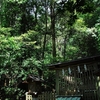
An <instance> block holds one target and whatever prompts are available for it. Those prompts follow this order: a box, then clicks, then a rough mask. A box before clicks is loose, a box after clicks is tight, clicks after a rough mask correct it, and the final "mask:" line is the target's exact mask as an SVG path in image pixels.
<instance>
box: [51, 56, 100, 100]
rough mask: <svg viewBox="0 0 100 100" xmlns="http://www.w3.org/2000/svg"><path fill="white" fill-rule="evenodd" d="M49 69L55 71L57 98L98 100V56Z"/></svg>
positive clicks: (99, 99)
mask: <svg viewBox="0 0 100 100" xmlns="http://www.w3.org/2000/svg"><path fill="white" fill-rule="evenodd" d="M49 68H50V70H55V71H56V95H57V96H67V97H68V96H82V98H83V100H100V56H94V57H89V58H84V59H78V60H74V61H69V62H64V63H57V64H53V65H50V67H49ZM59 100H60V99H59ZM64 100H65V99H64Z"/></svg>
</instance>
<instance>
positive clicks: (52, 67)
mask: <svg viewBox="0 0 100 100" xmlns="http://www.w3.org/2000/svg"><path fill="white" fill-rule="evenodd" d="M99 61H100V55H98V56H92V57H87V58H82V59H77V60H72V61H67V62H60V63H56V64H51V65H49V69H50V70H55V69H61V68H66V67H68V66H76V65H82V64H89V63H94V62H99Z"/></svg>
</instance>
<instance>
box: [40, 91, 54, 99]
mask: <svg viewBox="0 0 100 100" xmlns="http://www.w3.org/2000/svg"><path fill="white" fill-rule="evenodd" d="M38 100H55V93H52V92H43V93H42V94H40V95H39V96H38Z"/></svg>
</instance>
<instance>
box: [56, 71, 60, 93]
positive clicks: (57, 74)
mask: <svg viewBox="0 0 100 100" xmlns="http://www.w3.org/2000/svg"><path fill="white" fill-rule="evenodd" d="M56 94H57V95H59V70H56Z"/></svg>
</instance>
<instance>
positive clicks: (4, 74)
mask: <svg viewBox="0 0 100 100" xmlns="http://www.w3.org/2000/svg"><path fill="white" fill-rule="evenodd" d="M99 33H100V0H0V91H5V92H3V93H5V94H6V95H9V96H10V95H13V94H15V93H16V94H17V93H18V94H19V95H21V94H22V92H23V91H22V90H20V89H19V88H18V87H17V84H18V82H20V81H22V80H25V79H26V77H27V76H28V75H29V74H33V75H38V76H40V77H41V78H43V79H44V80H45V81H46V83H47V84H48V85H50V84H51V82H53V81H54V77H53V75H54V74H55V73H54V72H50V71H49V70H48V65H50V64H51V63H58V62H65V61H69V60H74V59H79V58H84V57H89V56H94V55H99V54H100V34H99ZM5 78H9V79H10V81H9V85H3V84H4V79H5ZM5 83H6V84H8V83H7V82H5ZM5 94H4V95H5ZM10 100H11V99H10ZM16 100H17V99H16Z"/></svg>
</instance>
